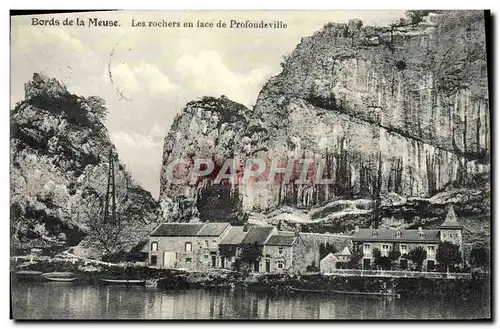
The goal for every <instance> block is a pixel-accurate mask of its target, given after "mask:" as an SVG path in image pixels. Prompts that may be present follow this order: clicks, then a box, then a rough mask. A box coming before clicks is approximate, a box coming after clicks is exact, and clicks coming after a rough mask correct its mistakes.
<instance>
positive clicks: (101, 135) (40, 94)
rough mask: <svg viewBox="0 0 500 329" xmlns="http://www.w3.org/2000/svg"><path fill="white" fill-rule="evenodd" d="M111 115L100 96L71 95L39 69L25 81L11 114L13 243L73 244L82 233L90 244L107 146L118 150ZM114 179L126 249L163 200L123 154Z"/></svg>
mask: <svg viewBox="0 0 500 329" xmlns="http://www.w3.org/2000/svg"><path fill="white" fill-rule="evenodd" d="M105 116H106V108H105V104H104V101H103V100H102V99H100V98H98V97H82V96H77V95H73V94H71V93H69V92H68V91H67V89H66V87H65V86H63V85H62V84H60V83H59V82H58V81H57V80H55V79H50V78H48V77H45V76H42V75H40V74H34V76H33V80H32V81H29V82H28V83H26V85H25V99H24V100H23V101H21V102H19V103H18V104H17V105H16V106H15V108H14V109H13V110H12V111H11V113H10V122H11V138H10V146H11V159H10V160H11V236H12V239H13V240H12V242H13V247H18V248H21V249H25V248H29V247H30V246H31V247H32V246H41V247H64V246H74V245H76V244H78V243H79V242H80V241H81V240H82V239H84V238H87V239H89V238H90V240H91V241H89V242H91V243H90V244H89V245H92V234H89V233H92V232H90V230H91V229H90V227H92V225H91V224H93V223H95V221H98V220H99V218H100V217H102V216H101V215H102V214H101V213H99V211H98V209H99V208H102V201H103V200H104V195H105V194H106V187H107V185H106V184H107V183H106V182H107V174H108V163H109V152H110V150H112V151H113V152H114V153H116V150H115V147H114V145H113V144H112V143H111V141H110V139H109V135H108V132H107V129H106V127H105V126H104V124H103V120H104V119H105ZM116 158H117V156H116ZM115 179H116V189H117V191H116V194H117V199H118V200H119V204H118V209H119V214H120V216H121V218H123V226H124V227H123V230H122V233H123V235H122V236H120V240H123V241H127V242H126V243H124V244H122V245H121V246H120V248H119V249H121V248H125V249H127V248H131V247H133V246H134V245H135V244H137V243H138V242H139V241H140V240H142V239H144V237H146V236H147V232H148V231H149V229H150V228H151V226H152V225H154V224H155V222H156V221H157V214H158V204H157V202H156V201H155V200H154V199H153V198H152V196H151V194H150V193H149V192H147V191H145V190H144V189H142V188H141V187H140V186H139V185H138V184H137V183H136V182H135V181H134V180H133V179H132V177H131V176H130V174H129V173H128V172H127V171H126V169H125V168H124V166H123V165H122V164H121V163H120V162H119V160H118V159H117V161H116V162H115ZM93 221H94V222H93ZM117 247H118V246H117ZM114 251H119V250H114Z"/></svg>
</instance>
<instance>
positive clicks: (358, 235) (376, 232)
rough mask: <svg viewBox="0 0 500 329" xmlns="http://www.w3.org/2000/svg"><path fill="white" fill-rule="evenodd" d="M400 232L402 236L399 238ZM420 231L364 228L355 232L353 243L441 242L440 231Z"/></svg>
mask: <svg viewBox="0 0 500 329" xmlns="http://www.w3.org/2000/svg"><path fill="white" fill-rule="evenodd" d="M398 232H400V235H399V236H398ZM422 233H423V234H422V236H421V235H420V231H419V230H404V229H371V228H364V229H359V231H358V232H355V233H354V235H353V237H352V240H353V241H387V242H437V243H439V242H440V239H439V230H422Z"/></svg>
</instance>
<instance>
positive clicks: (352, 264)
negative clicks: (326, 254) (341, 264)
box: [347, 247, 363, 269]
mask: <svg viewBox="0 0 500 329" xmlns="http://www.w3.org/2000/svg"><path fill="white" fill-rule="evenodd" d="M362 259H363V251H362V250H361V248H356V247H355V248H353V250H352V253H351V259H349V261H348V262H347V268H353V269H359V268H360V267H361V260H362Z"/></svg>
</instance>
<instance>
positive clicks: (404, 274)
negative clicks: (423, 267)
mask: <svg viewBox="0 0 500 329" xmlns="http://www.w3.org/2000/svg"><path fill="white" fill-rule="evenodd" d="M324 275H337V276H366V277H392V278H433V279H471V278H472V275H471V274H470V273H447V272H418V271H384V270H355V269H338V270H335V271H333V272H329V273H324Z"/></svg>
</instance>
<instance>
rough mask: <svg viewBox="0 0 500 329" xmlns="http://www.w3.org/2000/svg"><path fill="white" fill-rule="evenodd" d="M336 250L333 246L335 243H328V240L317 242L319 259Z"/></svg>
mask: <svg viewBox="0 0 500 329" xmlns="http://www.w3.org/2000/svg"><path fill="white" fill-rule="evenodd" d="M336 252H337V248H335V245H333V244H329V243H328V242H327V243H326V244H324V243H320V244H319V259H323V258H325V256H327V255H328V254H330V253H332V254H334V253H336Z"/></svg>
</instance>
